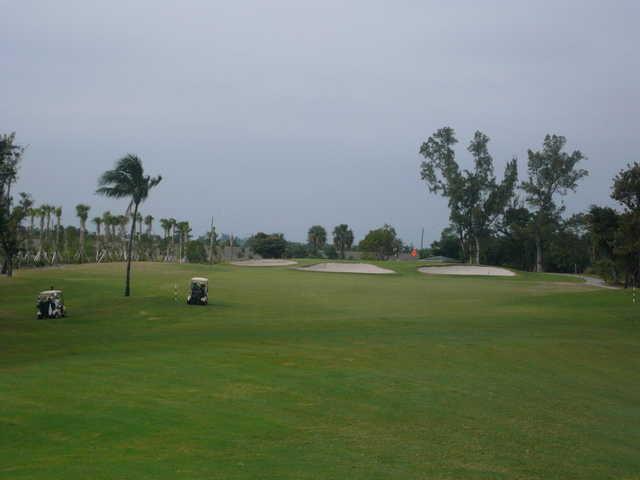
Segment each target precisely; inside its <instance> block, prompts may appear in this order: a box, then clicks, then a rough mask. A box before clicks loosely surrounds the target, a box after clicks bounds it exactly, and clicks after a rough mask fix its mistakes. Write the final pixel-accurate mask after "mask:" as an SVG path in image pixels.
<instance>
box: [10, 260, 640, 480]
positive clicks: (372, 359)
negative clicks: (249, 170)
mask: <svg viewBox="0 0 640 480" xmlns="http://www.w3.org/2000/svg"><path fill="white" fill-rule="evenodd" d="M310 263H312V262H310ZM385 266H389V267H390V268H393V269H395V270H397V271H398V272H399V274H398V275H388V276H384V275H383V276H373V275H371V276H366V275H349V274H330V273H311V272H300V271H296V270H289V269H286V268H275V269H273V268H242V267H232V266H225V265H221V266H215V267H212V268H210V267H206V266H193V265H183V266H178V265H162V264H136V265H134V269H133V297H131V298H127V299H125V298H123V297H122V290H123V278H124V267H123V265H121V264H107V265H99V266H95V265H92V266H77V267H64V268H57V269H45V270H34V271H19V272H18V273H17V275H16V277H15V278H14V279H1V280H0V347H1V349H2V350H1V353H0V478H2V479H5V478H6V479H49V478H51V479H53V478H55V479H73V478H78V479H89V478H90V479H109V480H112V479H137V480H140V479H165V478H166V479H218V478H219V479H245V478H274V479H310V478H314V479H388V478H393V479H403V478H406V479H416V478H429V479H445V478H446V479H463V478H472V479H487V478H491V479H514V478H519V479H589V478H593V479H603V478H627V479H631V478H640V453H639V452H640V321H639V320H640V318H639V317H640V306H636V307H634V306H633V305H632V303H631V297H630V292H623V291H606V290H597V289H593V288H590V287H585V286H583V285H579V284H578V283H572V279H568V278H558V277H555V276H553V275H535V274H523V275H520V276H518V277H514V278H466V277H465V278H462V277H449V276H438V277H435V276H433V277H432V276H427V275H422V274H419V273H417V272H416V271H415V267H416V265H415V264H411V263H392V262H389V263H387V264H385ZM192 275H205V276H208V277H209V278H210V283H211V292H210V295H211V298H212V303H211V304H210V305H209V306H208V307H189V306H187V305H186V304H184V296H185V293H186V292H185V289H186V286H187V283H188V279H189V278H190V276H192ZM175 283H177V285H178V289H179V292H180V294H179V301H178V302H174V300H173V290H174V284H175ZM50 285H54V286H55V287H57V288H62V289H64V292H65V296H66V303H67V307H68V310H69V317H68V318H66V319H62V320H48V321H38V320H35V306H34V304H35V295H36V293H37V292H38V291H39V290H42V289H46V288H48V287H49V286H50ZM634 322H635V323H634Z"/></svg>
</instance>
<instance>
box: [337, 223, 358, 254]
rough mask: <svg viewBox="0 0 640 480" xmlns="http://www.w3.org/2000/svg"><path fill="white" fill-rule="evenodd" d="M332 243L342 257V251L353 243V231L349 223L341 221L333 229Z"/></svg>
mask: <svg viewBox="0 0 640 480" xmlns="http://www.w3.org/2000/svg"><path fill="white" fill-rule="evenodd" d="M333 245H334V246H335V248H336V249H337V250H338V252H340V258H342V259H344V252H345V250H348V249H349V248H351V246H352V245H353V231H352V230H351V229H350V228H349V225H347V224H345V223H342V224H340V225H338V226H336V227H335V228H334V229H333Z"/></svg>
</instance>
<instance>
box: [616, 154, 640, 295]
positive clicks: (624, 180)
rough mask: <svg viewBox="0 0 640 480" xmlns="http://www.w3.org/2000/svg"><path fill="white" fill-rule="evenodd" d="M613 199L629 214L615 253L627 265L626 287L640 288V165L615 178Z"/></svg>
mask: <svg viewBox="0 0 640 480" xmlns="http://www.w3.org/2000/svg"><path fill="white" fill-rule="evenodd" d="M611 198H613V199H614V200H616V201H618V202H620V203H621V204H622V205H623V206H624V209H625V211H624V212H623V213H622V214H621V215H620V216H619V226H618V231H617V232H616V242H615V243H616V246H615V253H616V255H618V256H619V257H620V259H621V261H622V263H623V265H624V271H625V287H627V286H629V283H630V281H632V282H633V284H634V285H636V286H637V285H640V163H638V162H634V163H633V164H632V165H627V169H626V170H622V171H620V172H619V173H618V174H617V175H616V176H615V177H614V179H613V190H612V193H611Z"/></svg>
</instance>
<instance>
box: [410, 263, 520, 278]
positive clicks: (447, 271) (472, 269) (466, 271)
mask: <svg viewBox="0 0 640 480" xmlns="http://www.w3.org/2000/svg"><path fill="white" fill-rule="evenodd" d="M418 271H420V272H421V273H427V274H429V275H484V276H490V277H515V275H516V274H515V273H513V272H512V271H511V270H507V269H506V268H500V267H484V266H482V265H452V266H449V267H422V268H419V269H418Z"/></svg>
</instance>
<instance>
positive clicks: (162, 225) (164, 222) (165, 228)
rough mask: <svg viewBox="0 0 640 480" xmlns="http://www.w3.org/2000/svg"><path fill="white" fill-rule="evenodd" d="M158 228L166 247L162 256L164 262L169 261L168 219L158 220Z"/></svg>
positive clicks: (169, 226)
mask: <svg viewBox="0 0 640 480" xmlns="http://www.w3.org/2000/svg"><path fill="white" fill-rule="evenodd" d="M160 228H162V231H163V232H164V241H165V245H166V251H165V255H164V261H165V262H166V261H167V260H169V230H171V221H170V220H169V219H168V218H161V219H160Z"/></svg>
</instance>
